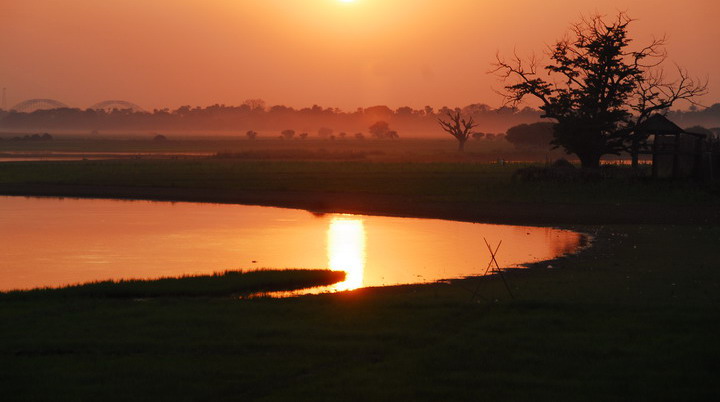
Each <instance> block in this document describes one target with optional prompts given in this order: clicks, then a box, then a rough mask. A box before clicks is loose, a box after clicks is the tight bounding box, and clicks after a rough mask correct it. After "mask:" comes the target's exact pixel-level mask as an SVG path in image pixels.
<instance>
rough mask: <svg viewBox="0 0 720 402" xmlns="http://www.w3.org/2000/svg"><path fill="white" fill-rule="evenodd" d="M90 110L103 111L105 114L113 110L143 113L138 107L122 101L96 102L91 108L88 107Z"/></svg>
mask: <svg viewBox="0 0 720 402" xmlns="http://www.w3.org/2000/svg"><path fill="white" fill-rule="evenodd" d="M90 109H93V110H104V111H106V112H112V111H113V110H128V109H130V110H132V111H133V112H144V111H145V110H143V108H141V107H140V106H138V105H136V104H134V103H130V102H126V101H122V100H106V101H102V102H98V103H96V104H94V105H92V106H90Z"/></svg>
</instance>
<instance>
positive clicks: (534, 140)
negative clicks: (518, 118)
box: [505, 122, 553, 149]
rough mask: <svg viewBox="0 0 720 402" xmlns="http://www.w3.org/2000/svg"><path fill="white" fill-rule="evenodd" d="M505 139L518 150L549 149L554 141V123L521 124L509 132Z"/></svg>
mask: <svg viewBox="0 0 720 402" xmlns="http://www.w3.org/2000/svg"><path fill="white" fill-rule="evenodd" d="M505 139H506V140H507V141H508V142H509V143H511V144H513V145H514V146H515V147H516V148H545V149H547V148H549V147H550V142H551V141H552V139H553V124H552V123H545V122H541V123H533V124H520V125H518V126H515V127H511V128H510V129H508V131H507V135H506V136H505Z"/></svg>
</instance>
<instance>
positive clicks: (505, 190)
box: [0, 159, 720, 205]
mask: <svg viewBox="0 0 720 402" xmlns="http://www.w3.org/2000/svg"><path fill="white" fill-rule="evenodd" d="M523 166H526V165H523V164H509V165H505V166H499V165H494V164H471V163H383V162H375V163H372V162H336V161H334V162H331V161H262V160H260V161H258V160H237V159H192V160H126V161H77V162H23V163H4V164H2V165H0V185H3V184H67V185H94V186H103V187H111V186H132V187H159V188H180V189H191V190H222V191H242V192H269V191H272V192H278V191H282V192H289V193H293V192H295V193H297V192H314V193H323V192H325V193H344V194H352V193H362V194H382V195H400V196H409V197H421V198H422V199H425V200H430V201H448V202H466V203H474V202H531V203H564V204H567V203H577V204H610V205H614V204H618V203H655V204H698V203H700V204H706V205H708V204H716V203H718V202H719V201H720V191H718V188H717V186H716V185H714V186H709V185H706V184H703V183H694V182H672V181H645V180H638V179H622V178H619V179H614V180H605V181H600V182H594V183H553V182H523V181H520V180H513V173H514V172H515V171H516V170H517V169H518V168H520V167H523Z"/></svg>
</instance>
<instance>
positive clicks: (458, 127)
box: [438, 111, 477, 152]
mask: <svg viewBox="0 0 720 402" xmlns="http://www.w3.org/2000/svg"><path fill="white" fill-rule="evenodd" d="M446 115H447V117H448V119H449V121H445V120H443V119H438V123H440V127H442V129H443V130H445V131H446V132H447V133H448V134H450V135H452V136H453V137H455V139H456V140H458V152H463V151H464V150H465V143H466V142H467V140H468V139H469V138H470V136H471V135H472V129H473V128H475V127H477V124H476V123H475V121H474V120H473V118H472V117H470V118H469V119H465V118H463V117H462V116H461V115H460V112H459V111H456V112H450V111H448V112H446Z"/></svg>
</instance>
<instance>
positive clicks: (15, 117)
mask: <svg viewBox="0 0 720 402" xmlns="http://www.w3.org/2000/svg"><path fill="white" fill-rule="evenodd" d="M457 110H460V111H461V112H462V113H463V115H465V116H472V117H473V118H474V119H475V121H476V122H477V123H479V126H478V127H477V128H476V131H479V132H481V133H488V134H491V133H496V134H499V133H505V132H506V131H507V130H508V129H509V128H511V127H514V126H517V125H520V124H529V123H534V122H538V121H542V118H541V112H540V111H539V110H537V109H533V108H530V107H526V108H523V109H517V108H510V107H500V108H492V107H490V106H488V105H485V104H472V105H468V106H465V107H463V108H456V109H450V108H447V107H443V108H440V109H434V108H432V107H430V106H426V107H424V108H422V109H413V108H411V107H401V108H398V109H396V110H393V109H390V108H389V107H387V106H373V107H368V108H358V109H357V110H355V111H353V112H345V111H342V110H340V109H337V108H323V107H320V106H317V105H315V106H313V107H309V108H303V109H294V108H292V107H288V106H283V105H276V106H266V105H265V103H264V102H263V101H261V100H249V101H246V102H245V103H244V104H242V105H240V106H226V105H212V106H207V107H190V106H182V107H180V108H177V109H175V110H170V109H156V110H154V111H152V112H144V111H132V110H130V109H128V110H117V109H115V110H111V111H107V110H93V109H86V110H82V109H75V108H62V109H51V110H37V111H34V112H31V113H25V112H17V111H10V112H0V129H5V130H82V131H86V132H88V133H91V132H102V131H105V130H107V131H160V130H162V131H173V132H188V133H191V132H226V133H228V132H229V133H237V134H238V135H244V134H245V133H246V131H248V130H253V131H256V132H259V136H260V137H262V136H268V135H271V136H278V135H280V133H281V132H282V131H283V130H296V131H297V132H298V133H309V135H310V136H323V133H327V132H331V133H334V134H336V135H338V134H341V133H347V135H348V137H351V136H353V135H354V134H355V133H367V132H368V128H369V127H370V126H371V125H373V124H374V123H376V122H378V121H384V122H387V123H389V125H390V126H391V127H392V129H393V130H396V131H397V132H398V133H399V135H400V136H401V137H404V138H405V137H429V136H434V137H444V136H445V135H446V134H445V133H444V132H443V131H442V130H441V129H440V127H439V125H438V123H437V119H438V118H439V117H443V116H445V114H446V113H447V112H449V111H457ZM668 117H669V118H670V119H671V120H672V121H674V122H676V123H677V124H678V125H679V126H681V127H691V126H698V125H699V126H704V127H707V128H717V127H720V103H718V104H714V105H712V106H711V107H709V108H705V109H698V108H692V109H691V110H689V111H671V112H670V113H669V114H668Z"/></svg>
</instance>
